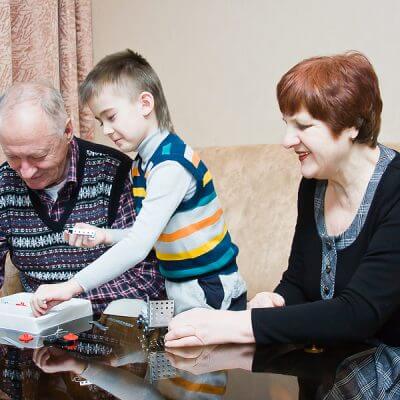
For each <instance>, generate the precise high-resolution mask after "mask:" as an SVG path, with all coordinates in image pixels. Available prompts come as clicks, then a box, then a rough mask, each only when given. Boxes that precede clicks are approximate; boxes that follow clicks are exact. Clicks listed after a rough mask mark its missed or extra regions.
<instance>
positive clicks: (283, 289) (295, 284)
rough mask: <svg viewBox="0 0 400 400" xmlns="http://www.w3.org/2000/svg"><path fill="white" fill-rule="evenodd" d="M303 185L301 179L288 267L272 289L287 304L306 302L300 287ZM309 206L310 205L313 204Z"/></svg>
mask: <svg viewBox="0 0 400 400" xmlns="http://www.w3.org/2000/svg"><path fill="white" fill-rule="evenodd" d="M305 186H306V181H305V180H304V179H303V180H302V182H301V183H300V187H299V193H298V199H297V222H296V228H295V232H294V237H293V241H292V247H291V250H290V256H289V263H288V269H287V270H286V271H285V272H284V273H283V275H282V279H281V281H280V283H279V285H278V286H277V287H276V288H275V290H274V292H276V293H279V294H280V295H281V296H282V297H283V298H284V299H285V304H286V305H287V306H288V305H293V304H301V303H306V302H307V299H306V297H305V295H304V291H303V287H302V282H303V279H302V277H303V271H304V258H303V252H302V245H301V236H302V226H304V218H305V212H304V208H305V207H307V204H305V203H306V202H307V200H306V197H307V196H306V195H305V192H306V191H307V189H306V188H305ZM309 206H311V207H312V206H313V204H310V205H309Z"/></svg>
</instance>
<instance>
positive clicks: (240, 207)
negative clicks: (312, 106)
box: [2, 144, 400, 296]
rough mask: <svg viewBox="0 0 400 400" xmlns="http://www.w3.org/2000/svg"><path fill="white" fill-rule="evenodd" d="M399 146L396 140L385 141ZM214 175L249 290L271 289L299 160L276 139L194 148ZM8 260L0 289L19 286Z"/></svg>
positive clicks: (281, 260)
mask: <svg viewBox="0 0 400 400" xmlns="http://www.w3.org/2000/svg"><path fill="white" fill-rule="evenodd" d="M390 147H393V148H395V149H397V150H398V151H399V150H400V145H394V146H390ZM199 153H200V156H201V157H202V159H203V160H204V161H205V162H206V164H207V166H208V167H209V169H210V170H211V173H212V175H213V177H214V181H215V185H216V188H217V191H218V193H219V196H220V200H221V203H222V206H223V208H224V210H225V217H226V220H227V223H228V227H229V230H230V232H231V235H232V237H233V240H234V242H235V243H236V244H237V245H238V246H239V259H238V264H239V268H240V271H241V272H242V274H243V276H244V278H245V279H246V281H247V284H248V289H249V296H253V295H254V294H255V293H257V292H259V291H262V290H271V289H273V288H274V286H275V285H276V284H277V283H278V282H279V279H280V277H281V275H282V272H283V271H284V270H285V269H286V266H287V259H288V255H289V251H290V245H291V240H292V236H293V231H294V226H295V223H296V213H297V188H298V183H299V181H300V173H299V161H298V159H297V157H296V156H295V155H294V154H293V152H289V151H287V150H285V149H284V148H283V147H282V146H281V145H277V144H269V145H256V146H238V147H215V148H213V147H211V148H205V149H201V150H199ZM20 289H21V287H20V283H19V279H18V275H17V274H16V270H15V268H14V267H13V266H12V265H10V264H9V263H8V264H7V267H6V279H5V284H4V286H3V289H2V292H3V294H9V293H15V292H16V291H18V290H20Z"/></svg>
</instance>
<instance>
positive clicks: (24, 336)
mask: <svg viewBox="0 0 400 400" xmlns="http://www.w3.org/2000/svg"><path fill="white" fill-rule="evenodd" d="M18 339H19V340H20V342H24V343H28V342H30V341H31V340H33V336H32V335H30V334H29V333H23V334H22V335H20V336H19V338H18Z"/></svg>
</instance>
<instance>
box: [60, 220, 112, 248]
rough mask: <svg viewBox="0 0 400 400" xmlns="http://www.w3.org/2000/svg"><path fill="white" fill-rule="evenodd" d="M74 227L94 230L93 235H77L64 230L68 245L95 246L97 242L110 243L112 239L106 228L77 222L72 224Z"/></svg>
mask: <svg viewBox="0 0 400 400" xmlns="http://www.w3.org/2000/svg"><path fill="white" fill-rule="evenodd" d="M74 228H79V229H85V230H88V231H91V232H94V234H95V236H94V237H93V238H91V237H89V236H85V235H79V234H75V233H69V232H68V231H64V240H65V241H66V242H68V243H69V245H70V246H75V247H95V246H98V245H99V244H112V240H111V238H110V237H109V235H108V234H107V230H106V229H103V228H98V227H97V226H93V225H89V224H84V223H82V222H79V223H78V224H75V225H74Z"/></svg>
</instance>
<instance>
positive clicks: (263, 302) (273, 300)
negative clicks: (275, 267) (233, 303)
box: [247, 292, 285, 310]
mask: <svg viewBox="0 0 400 400" xmlns="http://www.w3.org/2000/svg"><path fill="white" fill-rule="evenodd" d="M284 305H285V299H284V298H283V297H282V296H281V295H280V294H278V293H273V292H261V293H257V294H256V295H255V296H254V297H253V298H252V299H251V300H250V301H249V302H248V303H247V309H248V310H250V309H252V308H269V307H283V306H284Z"/></svg>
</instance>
